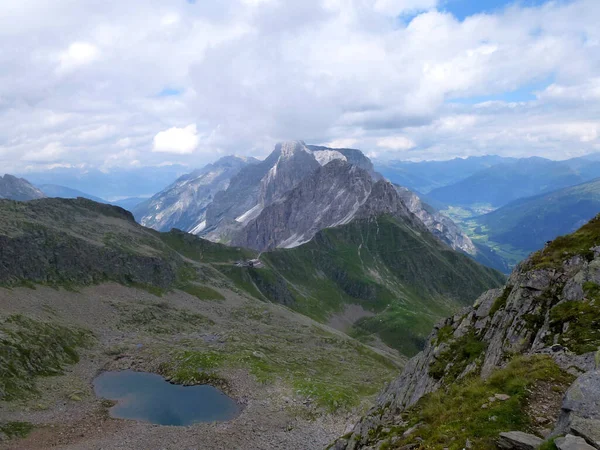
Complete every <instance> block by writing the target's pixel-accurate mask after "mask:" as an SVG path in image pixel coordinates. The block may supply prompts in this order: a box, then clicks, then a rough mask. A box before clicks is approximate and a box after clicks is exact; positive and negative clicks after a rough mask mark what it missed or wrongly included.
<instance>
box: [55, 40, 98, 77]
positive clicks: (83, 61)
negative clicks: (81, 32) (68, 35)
mask: <svg viewBox="0 0 600 450" xmlns="http://www.w3.org/2000/svg"><path fill="white" fill-rule="evenodd" d="M99 55H100V51H99V50H98V48H97V47H96V46H94V45H93V44H90V43H89V42H73V43H72V44H71V45H69V47H68V48H67V49H66V50H65V51H64V52H62V53H61V54H60V56H59V66H58V68H57V71H58V72H59V73H65V72H69V71H71V70H73V69H76V68H78V67H80V66H85V65H87V64H90V63H92V62H94V61H95V60H96V59H98V57H99Z"/></svg>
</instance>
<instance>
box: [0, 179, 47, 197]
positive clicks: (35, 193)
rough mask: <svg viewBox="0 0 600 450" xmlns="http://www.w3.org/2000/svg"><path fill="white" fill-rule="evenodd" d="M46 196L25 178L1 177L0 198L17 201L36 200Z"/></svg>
mask: <svg viewBox="0 0 600 450" xmlns="http://www.w3.org/2000/svg"><path fill="white" fill-rule="evenodd" d="M44 197H46V195H45V194H44V193H43V192H42V191H40V190H39V189H38V188H36V187H35V186H33V185H32V184H31V183H29V181H27V180H25V179H24V178H17V177H15V176H13V175H9V174H6V175H4V177H0V198H5V199H8V200H17V201H27V200H35V199H38V198H44Z"/></svg>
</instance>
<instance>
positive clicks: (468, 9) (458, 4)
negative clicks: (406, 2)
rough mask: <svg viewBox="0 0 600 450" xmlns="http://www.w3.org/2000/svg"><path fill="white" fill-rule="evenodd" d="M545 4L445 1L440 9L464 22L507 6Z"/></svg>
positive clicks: (539, 1)
mask: <svg viewBox="0 0 600 450" xmlns="http://www.w3.org/2000/svg"><path fill="white" fill-rule="evenodd" d="M562 1H566V0H562ZM547 2H548V0H546V1H545V0H521V1H511V0H445V1H444V2H442V3H441V5H440V9H441V10H445V11H448V12H451V13H452V14H453V15H454V16H455V17H457V18H458V19H459V20H464V19H465V18H466V17H468V16H472V15H473V14H479V13H490V14H493V13H497V12H499V11H501V10H502V9H504V8H506V7H507V6H510V5H513V4H516V5H519V6H521V7H532V6H539V5H542V4H544V3H547Z"/></svg>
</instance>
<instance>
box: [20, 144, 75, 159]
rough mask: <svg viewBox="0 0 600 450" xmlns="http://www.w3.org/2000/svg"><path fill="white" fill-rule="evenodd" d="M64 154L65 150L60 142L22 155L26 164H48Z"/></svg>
mask: <svg viewBox="0 0 600 450" xmlns="http://www.w3.org/2000/svg"><path fill="white" fill-rule="evenodd" d="M64 153H65V148H64V147H63V146H62V145H61V144H60V142H51V143H49V144H48V145H46V146H45V147H44V148H43V149H41V150H39V151H35V150H34V151H30V152H27V153H25V155H23V160H24V161H28V162H40V163H49V162H54V161H57V160H58V159H59V158H60V157H61V156H62V155H63V154H64Z"/></svg>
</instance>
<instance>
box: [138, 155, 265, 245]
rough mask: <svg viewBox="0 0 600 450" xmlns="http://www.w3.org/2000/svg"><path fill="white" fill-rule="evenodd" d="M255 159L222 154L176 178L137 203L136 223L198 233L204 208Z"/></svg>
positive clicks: (203, 221) (254, 162) (200, 229)
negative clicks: (214, 160) (219, 157)
mask: <svg viewBox="0 0 600 450" xmlns="http://www.w3.org/2000/svg"><path fill="white" fill-rule="evenodd" d="M257 162H258V161H257V160H255V159H254V158H240V157H237V156H226V157H224V158H221V159H219V160H218V161H217V162H215V163H213V164H209V165H207V166H205V167H204V168H202V169H198V170H195V171H194V172H192V173H189V174H187V175H184V176H182V177H180V178H178V179H177V180H176V181H175V182H174V183H173V184H171V185H170V186H168V187H167V188H165V189H164V190H162V191H161V192H159V193H157V194H156V195H154V196H153V197H152V198H150V199H148V200H146V201H144V202H142V203H140V204H139V205H137V206H136V207H135V208H134V209H133V214H134V216H135V217H136V219H137V220H138V221H139V223H141V224H142V225H144V226H146V227H149V228H154V229H155V230H158V231H169V230H171V229H172V228H178V229H180V230H183V231H189V232H192V233H195V234H197V233H200V232H202V231H203V230H204V226H205V223H206V222H205V219H206V208H207V207H208V205H209V204H210V203H211V202H212V201H213V199H214V198H215V196H216V195H217V194H218V193H219V192H221V191H224V190H225V189H227V187H228V186H229V183H230V180H231V178H233V177H234V176H235V175H237V174H238V173H239V172H240V170H242V168H244V167H246V166H248V165H251V164H256V163H257Z"/></svg>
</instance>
